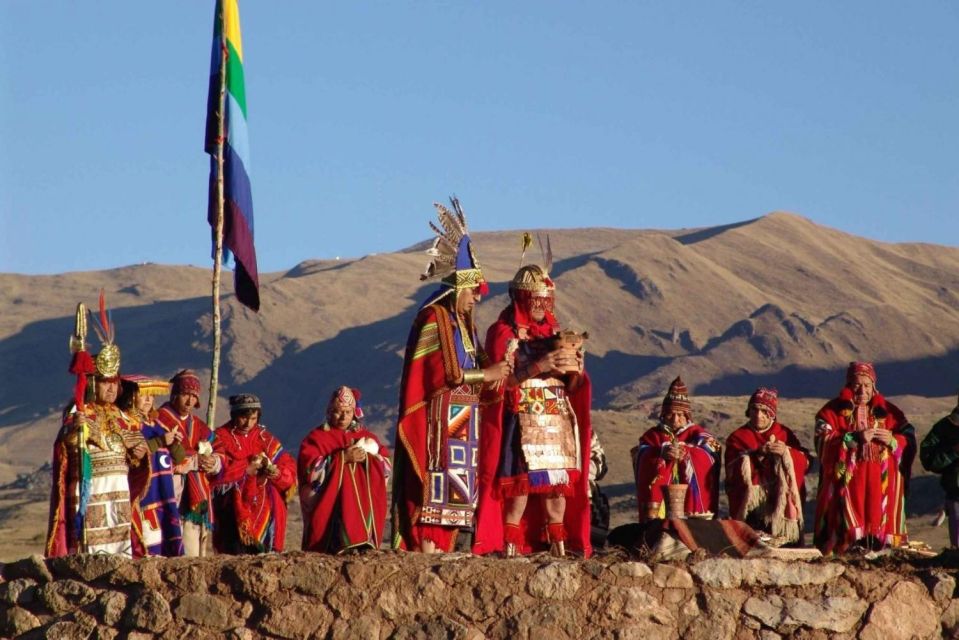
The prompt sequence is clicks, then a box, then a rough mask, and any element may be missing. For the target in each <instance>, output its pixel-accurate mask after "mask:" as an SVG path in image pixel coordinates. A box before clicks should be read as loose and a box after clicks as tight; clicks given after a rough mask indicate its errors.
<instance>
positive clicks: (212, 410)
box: [206, 11, 228, 429]
mask: <svg viewBox="0 0 959 640" xmlns="http://www.w3.org/2000/svg"><path fill="white" fill-rule="evenodd" d="M216 19H217V20H219V21H220V33H223V23H222V20H223V13H222V11H218V12H217V15H216ZM227 55H228V52H227V48H226V41H225V40H224V39H222V38H221V40H220V69H221V70H222V71H221V73H220V74H219V76H220V87H219V99H218V100H217V137H216V141H217V144H216V159H215V162H216V202H215V207H216V223H215V224H214V226H213V362H212V364H211V365H210V393H209V398H210V400H209V402H208V404H207V407H206V423H207V424H208V425H210V428H211V429H212V428H213V426H214V425H215V424H216V423H215V422H214V421H213V420H214V418H215V417H216V396H217V389H218V386H219V377H220V266H221V265H222V264H223V146H224V145H223V139H224V136H223V133H224V126H225V121H226V118H224V117H223V116H224V112H225V108H226V62H227Z"/></svg>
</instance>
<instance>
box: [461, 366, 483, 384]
mask: <svg viewBox="0 0 959 640" xmlns="http://www.w3.org/2000/svg"><path fill="white" fill-rule="evenodd" d="M479 382H483V370H482V369H464V370H463V384H477V383H479Z"/></svg>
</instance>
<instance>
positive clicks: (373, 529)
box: [297, 425, 390, 553]
mask: <svg viewBox="0 0 959 640" xmlns="http://www.w3.org/2000/svg"><path fill="white" fill-rule="evenodd" d="M361 438H369V439H370V440H372V441H373V442H374V443H375V444H376V446H377V448H378V451H377V453H375V454H373V453H369V452H368V453H367V456H366V461H365V462H346V459H345V457H344V451H345V449H347V448H348V447H350V446H352V445H353V444H354V443H355V442H356V441H358V440H360V439H361ZM389 459H390V452H389V450H388V449H387V448H386V447H385V446H383V444H382V443H381V442H380V441H379V438H377V437H376V436H375V435H374V434H373V433H372V432H370V431H367V430H366V429H363V428H355V429H351V430H347V429H333V428H330V427H328V426H326V425H323V426H320V427H317V428H315V429H313V430H312V431H311V432H310V433H309V434H308V435H307V436H306V438H304V439H303V443H302V444H301V445H300V454H299V458H298V460H297V470H298V474H299V486H300V507H301V508H302V510H303V550H304V551H321V552H334V553H335V552H339V551H344V550H346V549H353V548H357V547H370V548H372V549H378V548H379V547H380V542H381V541H382V539H383V525H384V524H385V522H386V482H387V478H388V475H389V468H390V463H389ZM334 516H335V518H334ZM334 519H335V520H336V521H337V523H338V526H339V529H340V530H339V531H330V526H331V524H333V521H334Z"/></svg>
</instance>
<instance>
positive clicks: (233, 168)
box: [223, 141, 253, 253]
mask: <svg viewBox="0 0 959 640" xmlns="http://www.w3.org/2000/svg"><path fill="white" fill-rule="evenodd" d="M223 196H224V197H223V199H224V201H227V202H233V203H234V204H236V207H237V209H238V210H239V211H240V213H241V214H242V215H243V218H244V222H245V223H246V226H247V227H248V228H249V229H250V235H251V236H252V235H253V192H252V189H251V188H250V177H249V175H247V172H246V167H245V166H244V164H243V159H242V158H240V156H239V154H237V153H236V150H235V149H234V148H233V143H232V141H231V142H227V144H226V145H224V149H223ZM236 222H239V221H236ZM230 248H231V249H232V250H233V253H236V252H237V251H236V248H235V247H230Z"/></svg>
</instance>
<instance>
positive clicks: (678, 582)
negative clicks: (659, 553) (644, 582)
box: [653, 564, 693, 589]
mask: <svg viewBox="0 0 959 640" xmlns="http://www.w3.org/2000/svg"><path fill="white" fill-rule="evenodd" d="M653 583H654V584H655V585H656V586H657V587H663V588H674V589H692V588H693V577H692V576H691V575H689V572H688V571H686V570H685V569H683V568H682V567H677V566H675V565H671V564H657V565H656V568H655V569H654V570H653Z"/></svg>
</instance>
